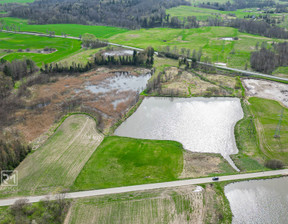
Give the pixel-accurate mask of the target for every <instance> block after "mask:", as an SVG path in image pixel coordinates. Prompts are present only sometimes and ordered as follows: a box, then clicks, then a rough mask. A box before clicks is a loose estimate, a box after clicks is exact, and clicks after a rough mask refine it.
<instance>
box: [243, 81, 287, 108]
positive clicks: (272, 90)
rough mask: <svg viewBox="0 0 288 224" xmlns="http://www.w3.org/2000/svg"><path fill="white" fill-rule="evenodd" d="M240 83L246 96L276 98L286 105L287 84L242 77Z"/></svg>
mask: <svg viewBox="0 0 288 224" xmlns="http://www.w3.org/2000/svg"><path fill="white" fill-rule="evenodd" d="M242 83H243V85H244V87H245V90H246V95H247V96H249V97H252V96H255V97H260V98H266V99H271V100H276V101H279V102H281V103H282V104H283V105H284V106H286V107H288V85H287V84H283V83H278V82H272V81H264V80H257V79H242Z"/></svg>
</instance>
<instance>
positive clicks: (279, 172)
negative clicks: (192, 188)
mask: <svg viewBox="0 0 288 224" xmlns="http://www.w3.org/2000/svg"><path fill="white" fill-rule="evenodd" d="M277 175H288V169H284V170H274V171H265V172H258V173H245V174H237V175H229V176H220V177H219V181H231V180H243V179H250V178H259V177H269V176H277ZM211 182H213V181H212V178H211V177H207V178H198V179H189V180H179V181H171V182H163V183H156V184H142V185H134V186H127V187H116V188H108V189H101V190H91V191H78V192H72V193H67V194H66V195H65V198H66V199H74V198H85V197H93V196H100V195H108V194H119V193H126V192H134V191H145V190H153V189H159V188H168V187H181V186H186V185H195V184H206V183H211ZM47 197H49V199H50V200H54V199H56V198H57V195H42V196H29V197H21V198H25V199H28V200H29V202H30V203H33V202H38V201H40V200H43V199H45V198H47ZM21 198H20V197H18V198H10V199H2V200H0V206H9V205H12V204H14V202H15V201H17V200H19V199H21Z"/></svg>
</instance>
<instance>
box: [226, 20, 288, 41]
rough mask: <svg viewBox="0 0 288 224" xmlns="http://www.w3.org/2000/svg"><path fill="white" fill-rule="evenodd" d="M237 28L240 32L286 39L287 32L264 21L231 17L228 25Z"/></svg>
mask: <svg viewBox="0 0 288 224" xmlns="http://www.w3.org/2000/svg"><path fill="white" fill-rule="evenodd" d="M228 26H231V27H234V28H238V29H239V31H241V32H246V33H251V34H257V35H261V36H265V37H270V38H280V39H287V38H288V32H287V31H286V30H285V29H284V28H281V27H278V26H272V25H270V24H268V23H267V22H265V21H253V20H246V19H233V20H231V21H230V23H229V25H228Z"/></svg>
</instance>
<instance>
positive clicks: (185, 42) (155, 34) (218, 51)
mask: <svg viewBox="0 0 288 224" xmlns="http://www.w3.org/2000/svg"><path fill="white" fill-rule="evenodd" d="M224 37H238V38H239V40H235V41H225V40H222V39H221V38H224ZM109 41H111V42H114V43H118V44H124V45H128V46H134V47H139V48H146V47H148V46H152V47H154V48H155V49H156V50H159V48H160V47H164V46H170V49H171V51H173V48H174V46H176V47H177V48H178V50H179V51H180V50H181V48H186V49H190V50H191V53H192V50H193V49H196V50H197V51H198V50H199V49H200V48H202V52H203V56H202V60H203V59H204V57H205V56H209V57H210V58H211V59H212V62H222V63H227V66H228V67H236V68H242V69H244V68H245V64H246V63H248V66H249V63H250V53H251V52H252V51H254V50H255V45H256V43H257V42H260V43H261V42H265V41H267V42H272V41H275V42H278V41H279V40H277V39H271V38H266V37H262V36H257V35H252V34H247V33H241V32H239V31H238V30H237V29H234V28H230V27H200V28H197V29H170V28H153V29H140V30H133V31H128V32H125V33H122V34H117V35H115V36H112V37H110V38H109ZM233 49H234V50H235V53H233V51H232V50H233Z"/></svg>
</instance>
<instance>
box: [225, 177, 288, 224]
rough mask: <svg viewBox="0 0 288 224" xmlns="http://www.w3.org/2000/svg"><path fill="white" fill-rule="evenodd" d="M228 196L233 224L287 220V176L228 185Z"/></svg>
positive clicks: (226, 191) (257, 223)
mask: <svg viewBox="0 0 288 224" xmlns="http://www.w3.org/2000/svg"><path fill="white" fill-rule="evenodd" d="M225 195H226V197H227V198H228V200H229V202H230V207H231V210H232V213H233V221H232V223H233V224H240V223H241V224H242V223H253V224H266V223H267V224H271V223H273V224H284V223H285V224H286V223H288V177H283V178H278V179H269V180H253V181H243V182H237V183H233V184H229V185H227V186H226V187H225Z"/></svg>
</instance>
